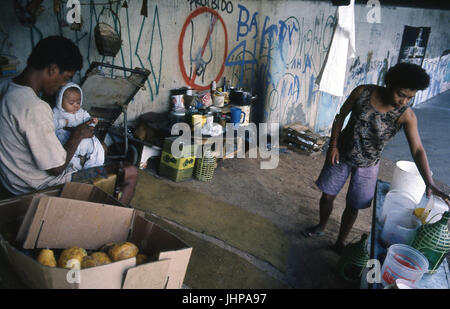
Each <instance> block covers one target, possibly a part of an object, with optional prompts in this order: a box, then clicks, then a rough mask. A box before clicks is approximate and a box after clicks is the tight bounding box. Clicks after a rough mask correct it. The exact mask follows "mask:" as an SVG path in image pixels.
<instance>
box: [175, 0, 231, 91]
mask: <svg viewBox="0 0 450 309" xmlns="http://www.w3.org/2000/svg"><path fill="white" fill-rule="evenodd" d="M204 13H210V14H212V15H214V16H216V17H217V18H218V19H219V21H220V22H221V23H222V27H223V30H224V33H225V49H224V54H223V63H222V65H221V67H220V71H219V74H218V75H217V77H216V79H215V81H216V82H218V81H219V80H220V77H221V76H222V74H223V71H224V70H225V61H226V59H227V54H228V33H227V27H226V26H225V22H224V21H223V19H222V17H221V16H220V15H219V14H218V13H217V12H216V11H214V10H213V9H211V8H208V7H201V8H198V9H196V10H195V11H193V12H192V13H191V14H189V16H188V17H187V18H186V21H185V22H184V25H183V28H182V30H181V34H180V39H179V41H178V62H179V64H180V70H181V74H182V75H183V79H184V81H185V82H186V83H187V85H188V86H191V87H192V88H193V89H196V90H206V89H209V85H206V86H202V85H197V84H196V83H195V77H196V72H194V77H193V78H192V79H190V78H189V76H188V75H187V73H186V68H185V66H184V61H183V42H184V35H185V33H186V28H187V26H188V25H189V23H190V22H191V20H192V19H194V18H195V17H197V16H198V15H200V14H204ZM209 35H210V33H208V36H207V37H206V40H205V44H206V43H207V42H208V40H209V39H210V38H209ZM205 44H204V45H205ZM204 48H205V46H203V49H204Z"/></svg>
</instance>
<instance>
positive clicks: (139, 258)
mask: <svg viewBox="0 0 450 309" xmlns="http://www.w3.org/2000/svg"><path fill="white" fill-rule="evenodd" d="M147 262H148V257H147V256H146V255H145V254H142V253H140V254H138V255H137V256H136V265H141V264H145V263H147Z"/></svg>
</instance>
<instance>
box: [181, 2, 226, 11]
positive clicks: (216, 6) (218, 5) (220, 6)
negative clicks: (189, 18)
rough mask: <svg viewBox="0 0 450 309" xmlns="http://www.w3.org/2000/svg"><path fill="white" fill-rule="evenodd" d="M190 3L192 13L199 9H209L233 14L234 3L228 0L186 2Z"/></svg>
mask: <svg viewBox="0 0 450 309" xmlns="http://www.w3.org/2000/svg"><path fill="white" fill-rule="evenodd" d="M186 1H187V2H189V5H190V7H191V11H192V10H193V9H194V8H195V9H198V8H199V7H208V8H210V9H213V10H216V11H218V12H222V13H225V12H226V13H228V14H231V13H233V2H231V1H228V0H186Z"/></svg>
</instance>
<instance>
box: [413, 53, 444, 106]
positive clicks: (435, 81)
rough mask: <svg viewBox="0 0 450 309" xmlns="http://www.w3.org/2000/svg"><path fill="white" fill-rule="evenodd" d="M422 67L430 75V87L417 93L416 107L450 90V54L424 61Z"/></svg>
mask: <svg viewBox="0 0 450 309" xmlns="http://www.w3.org/2000/svg"><path fill="white" fill-rule="evenodd" d="M422 67H423V68H424V69H425V71H427V73H428V74H429V75H430V85H429V86H428V88H427V89H425V90H422V91H418V92H417V94H416V97H415V99H414V106H416V105H417V104H420V103H422V102H424V101H426V100H428V99H431V98H432V97H434V96H436V95H438V94H440V93H442V92H444V91H446V90H448V89H450V54H445V55H444V56H441V57H436V58H432V59H424V61H423V64H422Z"/></svg>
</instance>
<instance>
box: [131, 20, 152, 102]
mask: <svg viewBox="0 0 450 309" xmlns="http://www.w3.org/2000/svg"><path fill="white" fill-rule="evenodd" d="M145 19H146V17H145V16H144V17H143V18H142V24H141V29H140V30H139V37H138V40H137V42H136V49H135V51H134V54H135V55H136V56H137V58H138V60H139V63H140V64H141V66H142V67H145V66H144V64H143V63H142V59H141V57H139V54H138V52H137V51H138V46H139V43H140V41H141V36H142V29H143V28H144V23H145ZM147 84H148V88H149V89H150V95H151V100H152V101H153V89H152V86H151V85H150V81H149V80H148V79H147Z"/></svg>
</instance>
